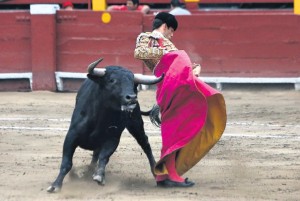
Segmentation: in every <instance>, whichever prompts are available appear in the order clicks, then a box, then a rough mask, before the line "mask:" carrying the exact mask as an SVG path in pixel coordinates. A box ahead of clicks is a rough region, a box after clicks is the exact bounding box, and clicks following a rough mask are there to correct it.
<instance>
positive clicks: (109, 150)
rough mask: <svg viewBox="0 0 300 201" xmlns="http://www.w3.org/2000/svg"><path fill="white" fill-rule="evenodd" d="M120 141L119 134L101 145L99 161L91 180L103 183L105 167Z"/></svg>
mask: <svg viewBox="0 0 300 201" xmlns="http://www.w3.org/2000/svg"><path fill="white" fill-rule="evenodd" d="M119 143H120V136H119V137H115V138H111V139H110V140H109V141H107V142H105V143H104V144H103V145H102V146H101V150H100V153H99V163H98V167H97V168H96V171H95V173H94V175H93V180H94V181H97V182H98V184H100V185H105V167H106V165H107V163H108V161H109V158H110V156H111V155H112V154H113V153H114V152H115V151H116V149H117V147H118V145H119Z"/></svg>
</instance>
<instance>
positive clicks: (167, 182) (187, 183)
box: [156, 178, 195, 188]
mask: <svg viewBox="0 0 300 201" xmlns="http://www.w3.org/2000/svg"><path fill="white" fill-rule="evenodd" d="M156 184H157V186H158V187H163V188H172V187H183V188H185V187H192V186H194V185H195V183H194V182H192V181H189V180H188V178H186V179H185V180H184V181H183V182H177V181H172V180H170V179H166V180H163V181H158V182H156Z"/></svg>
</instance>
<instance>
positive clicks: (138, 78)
mask: <svg viewBox="0 0 300 201" xmlns="http://www.w3.org/2000/svg"><path fill="white" fill-rule="evenodd" d="M163 78H164V74H163V75H161V76H160V77H155V76H154V75H142V74H134V82H135V83H137V84H145V85H152V84H156V83H158V82H160V81H161V80H162V79H163Z"/></svg>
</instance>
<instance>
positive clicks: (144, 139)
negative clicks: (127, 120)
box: [126, 118, 156, 177]
mask: <svg viewBox="0 0 300 201" xmlns="http://www.w3.org/2000/svg"><path fill="white" fill-rule="evenodd" d="M126 128H127V130H128V131H129V132H130V133H131V134H132V136H133V137H134V138H135V139H136V141H137V142H138V144H139V145H140V146H141V148H142V149H143V151H144V153H145V154H146V156H147V158H148V160H149V164H150V168H151V172H152V175H153V176H154V177H155V174H154V167H155V164H156V162H155V159H154V156H153V153H152V149H151V146H150V143H149V141H148V136H147V135H146V133H145V130H144V123H143V120H142V119H141V118H140V119H139V121H133V124H131V125H129V126H127V127H126Z"/></svg>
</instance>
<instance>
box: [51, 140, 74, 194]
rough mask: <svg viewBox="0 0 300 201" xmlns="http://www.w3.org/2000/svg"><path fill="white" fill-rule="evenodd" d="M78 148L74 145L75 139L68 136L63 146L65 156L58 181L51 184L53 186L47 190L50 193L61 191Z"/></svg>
mask: <svg viewBox="0 0 300 201" xmlns="http://www.w3.org/2000/svg"><path fill="white" fill-rule="evenodd" d="M76 147H77V146H76V145H75V144H74V139H71V138H68V136H67V137H66V139H65V141H64V145H63V156H62V162H61V166H60V171H59V174H58V176H57V178H56V180H55V181H54V182H53V183H52V184H51V186H49V187H48V188H47V191H48V192H49V193H53V192H58V191H60V189H61V187H62V183H63V180H64V178H65V176H66V175H67V174H68V172H69V171H70V170H71V168H72V165H73V163H72V159H73V155H74V152H75V149H76Z"/></svg>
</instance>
